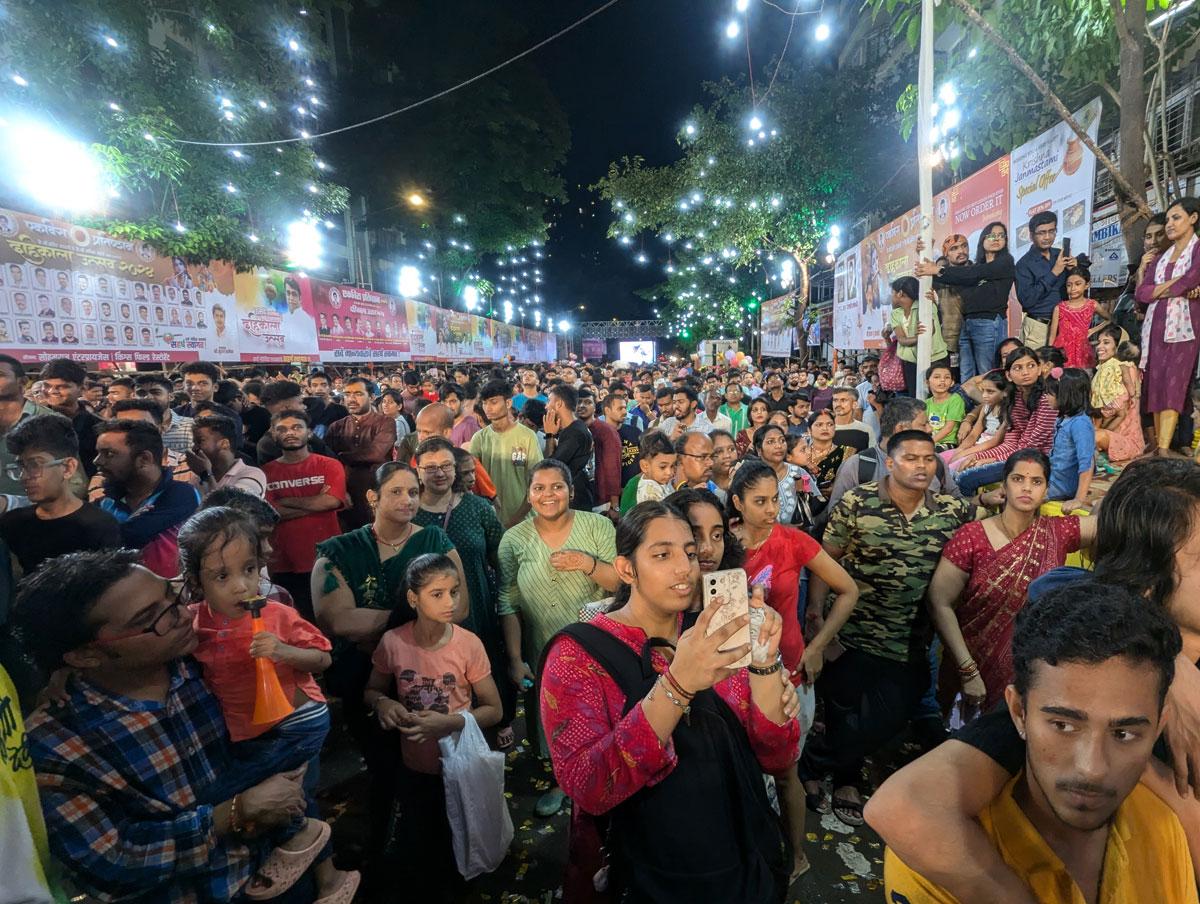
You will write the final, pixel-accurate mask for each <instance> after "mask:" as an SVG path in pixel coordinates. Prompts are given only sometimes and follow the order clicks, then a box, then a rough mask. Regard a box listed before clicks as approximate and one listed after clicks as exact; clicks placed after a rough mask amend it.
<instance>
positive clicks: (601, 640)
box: [537, 622, 654, 712]
mask: <svg viewBox="0 0 1200 904" xmlns="http://www.w3.org/2000/svg"><path fill="white" fill-rule="evenodd" d="M560 637H569V638H571V639H572V640H573V641H575V642H576V643H577V644H579V645H580V646H581V647H583V648H584V650H586V651H587V652H588V654H589V655H590V656H591V657H592V658H593V659H595V660H596V662H597V664H598V665H599V666H600V668H602V669H604V671H606V672H608V674H609V676H610V677H611V678H612V679H613V681H615V682H616V684H617V687H619V688H620V689H621V693H623V694H624V695H625V709H624V712H629V710H631V709H633V707H634V706H636V705H637V702H638V700H640V699H641V698H642V697H643V696H645V694H646V683H647V679H648V678H649V677H651V676H653V674H654V670H653V668H650V667H649V655H648V653H649V649H648V648H647V651H646V653H647V655H646V656H644V657H643V656H639V655H638V654H637V653H635V652H634V651H633V650H632V649H631V648H630V647H629V646H628V645H627V644H625V643H624V642H623V641H621V640H618V639H617V638H616V637H614V636H613V635H612V634H609V633H608V632H607V631H605V630H604V629H603V628H598V627H596V626H595V625H591V624H588V623H587V622H572V623H571V624H569V625H567V626H566V627H565V628H563V629H562V630H561V631H559V632H558V633H557V634H555V635H554V636H553V637H552V638H550V642H549V643H547V644H546V646H545V647H544V648H543V651H542V661H541V662H540V663H539V664H538V670H537V674H538V679H537V681H538V688H537V699H538V700H539V701H540V700H541V698H542V688H541V684H542V675H544V674H545V670H546V658H547V657H548V656H549V654H550V650H551V649H552V648H553V647H554V644H555V642H556V641H557V640H558V639H559V638H560ZM646 668H650V674H649V675H647V674H646V672H645V670H646Z"/></svg>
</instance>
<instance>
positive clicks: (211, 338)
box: [0, 208, 555, 364]
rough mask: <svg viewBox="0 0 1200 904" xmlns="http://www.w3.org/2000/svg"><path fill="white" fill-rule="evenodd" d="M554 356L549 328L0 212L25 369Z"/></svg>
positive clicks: (10, 310) (10, 339)
mask: <svg viewBox="0 0 1200 904" xmlns="http://www.w3.org/2000/svg"><path fill="white" fill-rule="evenodd" d="M526 333H528V336H527V337H526V335H525V334H526ZM554 347H555V337H554V336H553V334H551V333H544V332H542V331H540V330H528V331H525V330H523V329H522V328H520V327H515V326H512V325H511V324H502V323H498V322H497V321H494V320H490V319H488V318H486V317H479V316H477V315H474V314H466V313H460V312H456V311H447V310H443V309H441V308H437V307H434V306H433V305H427V304H424V303H422V302H418V301H411V300H405V299H402V298H397V297H396V296H392V295H385V294H382V293H379V292H372V291H370V290H369V289H360V288H358V287H356V286H346V285H335V284H333V283H328V282H325V281H322V280H317V279H311V278H309V277H305V276H299V275H296V274H290V273H286V272H284V271H282V270H273V269H266V268H259V269H255V270H251V271H249V272H246V273H237V272H235V271H234V268H233V266H232V265H230V264H229V263H226V262H224V261H212V262H210V263H208V264H189V263H187V262H185V261H184V260H182V259H181V258H168V257H163V256H161V255H159V254H158V253H157V252H156V251H155V250H154V249H153V248H151V247H150V246H149V245H148V244H146V243H145V242H142V241H138V240H136V239H120V238H115V237H113V236H110V235H106V234H105V233H102V232H99V231H97V230H95V229H88V228H85V227H83V226H77V225H75V224H72V223H68V222H64V221H61V220H55V219H52V218H48V217H40V216H35V215H33V214H27V213H22V212H20V211H16V210H9V209H6V208H0V351H3V352H4V353H6V354H11V355H13V356H15V357H16V358H18V359H19V360H20V361H22V362H24V363H26V364H38V363H41V362H44V361H48V360H50V359H51V358H61V357H69V358H74V359H76V360H78V361H81V362H85V363H100V362H116V361H122V362H130V361H131V362H135V363H162V364H168V363H177V362H186V361H201V360H202V361H220V362H226V363H256V362H261V363H281V362H289V361H290V362H315V361H321V360H325V361H329V362H337V361H408V360H420V361H429V360H452V361H468V360H471V361H502V360H504V359H505V357H506V356H509V355H511V356H512V358H513V359H514V360H519V361H550V360H553V359H554Z"/></svg>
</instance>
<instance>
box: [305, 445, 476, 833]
mask: <svg viewBox="0 0 1200 904" xmlns="http://www.w3.org/2000/svg"><path fill="white" fill-rule="evenodd" d="M420 497H421V488H420V483H419V481H418V480H417V472H416V471H415V470H413V468H412V466H410V465H408V464H406V463H404V462H396V461H389V462H385V463H384V464H382V465H380V466H379V469H378V470H377V471H376V472H375V487H374V489H373V490H369V491H368V492H367V500H368V501H369V502H370V504H371V507H372V509H373V510H374V513H375V517H374V519H373V520H372V522H371V523H370V524H367V525H365V526H363V527H360V528H357V529H355V530H352V531H349V532H348V533H344V534H341V535H340V536H337V537H331V538H330V539H328V540H326V541H324V542H323V543H318V544H317V556H318V558H317V561H316V564H315V565H314V566H313V574H312V588H313V603H314V608H315V610H316V614H317V623H318V624H319V625H320V626H321V628H322V629H323V630H324V631H325V633H327V634H328V635H329V636H330V637H332V638H333V665H332V666H330V668H329V670H328V671H326V672H325V683H326V687H327V688H328V690H329V691H330V692H331V693H333V694H336V695H337V696H338V697H341V698H342V702H343V706H344V711H343V714H344V718H345V720H346V728H347V729H348V730H349V732H350V734H351V735H352V736H353V737H354V739H355V740H356V741H357V742H358V745H359V748H360V749H361V750H362V753H363V758H364V759H365V760H366V762H367V771H368V772H369V773H370V776H371V797H370V807H371V840H372V844H373V846H375V847H376V848H378V846H379V845H381V844H382V843H383V839H384V838H385V837H386V834H387V820H388V818H389V815H390V812H391V802H392V798H393V797H394V794H395V781H396V777H397V774H398V771H399V759H398V756H399V748H398V747H397V743H396V736H395V732H391V733H388V732H384V731H383V730H382V729H381V728H380V727H379V725H378V723H377V722H376V721H375V715H374V713H372V712H369V711H368V710H367V709H366V708H365V707H364V706H363V705H362V698H363V691H364V690H365V689H366V686H367V680H368V679H369V678H370V676H371V654H372V653H373V652H374V651H375V647H376V645H377V644H378V643H379V638H380V637H381V636H382V635H383V632H384V630H385V628H386V627H387V623H388V619H389V618H390V617H391V614H392V610H393V609H395V608H396V607H404V608H405V609H407V608H408V603H407V602H406V601H405V599H404V597H403V594H402V593H401V592H400V589H401V584H402V583H403V581H404V572H405V570H406V569H407V568H408V564H409V562H411V561H412V560H413V559H415V558H416V557H417V556H421V555H425V554H426V553H445V554H446V555H448V556H449V557H450V558H451V559H452V560H453V561H454V563H455V564H456V565H457V566H458V570H459V573H460V580H461V582H462V585H461V586H462V587H463V589H464V591H466V592H464V593H462V594H461V595H460V597H459V607H460V611H459V612H458V613H456V621H463V620H464V619H465V618H466V617H467V613H468V612H469V611H470V605H471V602H470V597H471V592H470V585H469V584H468V583H467V581H466V578H465V576H463V575H462V570H463V566H462V560H461V559H460V558H459V554H458V552H457V551H455V549H454V544H453V543H452V542H450V538H449V537H448V536H447V535H446V532H445V531H444V530H442V529H441V528H440V527H421V526H420V525H419V524H417V523H416V522H415V521H414V520H413V519H414V517H415V516H416V514H417V511H418V509H419V508H420ZM407 614H408V616H409V619H415V618H416V613H414V612H411V611H409V612H408V613H407Z"/></svg>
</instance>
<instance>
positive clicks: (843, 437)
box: [831, 386, 878, 452]
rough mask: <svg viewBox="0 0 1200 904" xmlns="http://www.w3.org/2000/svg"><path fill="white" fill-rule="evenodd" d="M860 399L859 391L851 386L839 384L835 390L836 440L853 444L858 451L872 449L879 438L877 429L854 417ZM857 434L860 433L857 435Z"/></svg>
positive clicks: (845, 443)
mask: <svg viewBox="0 0 1200 904" xmlns="http://www.w3.org/2000/svg"><path fill="white" fill-rule="evenodd" d="M857 400H858V392H857V391H856V390H854V389H851V388H850V387H849V386H839V387H838V388H837V389H835V390H834V391H833V401H832V403H831V405H832V407H833V423H834V428H833V429H834V442H835V443H837V444H838V445H843V446H852V447H854V448H855V449H856V450H857V451H859V452H861V451H862V450H863V449H870V448H871V447H872V446H874V445H875V444H876V442H877V441H878V438H877V437H876V435H875V431H874V430H872V429H871V428H870V427H868V426H867V425H866V424H864V423H863V422H862V421H860V420H856V419H855V417H854V403H855V402H856V401H857ZM855 434H858V436H857V437H855Z"/></svg>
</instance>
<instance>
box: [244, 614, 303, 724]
mask: <svg viewBox="0 0 1200 904" xmlns="http://www.w3.org/2000/svg"><path fill="white" fill-rule="evenodd" d="M265 604H266V600H265V599H264V598H263V597H261V596H260V597H257V598H255V599H252V600H247V601H246V604H245V605H246V608H248V609H249V610H250V618H251V622H250V628H251V631H252V632H253V633H254V634H257V633H258V632H260V631H262V630H263V623H262V608H263V606H264V605H265ZM254 675H255V687H254V716H253V718H252V720H251V721H253V722H254V724H255V725H269V724H273V723H275V722H278V721H279V720H280V719H282V718H284V717H285V716H288V715H291V713H292V711H293V710H295V708H296V707H294V706H292V704H291V701H290V700H288V698H287V695H286V694H284V692H283V686H282V685H280V683H279V675H278V674H277V673H276V672H275V663H273V662H271V660H269V659H265V658H262V657H259V658H258V659H255V660H254Z"/></svg>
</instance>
